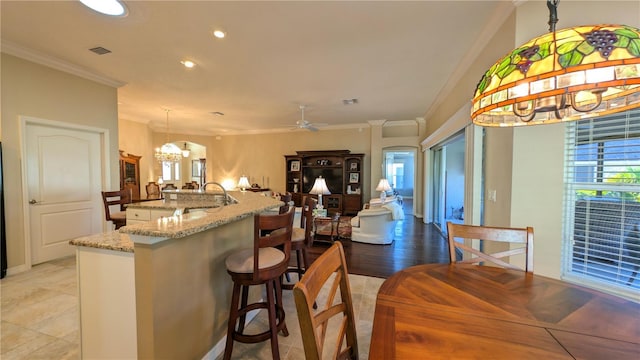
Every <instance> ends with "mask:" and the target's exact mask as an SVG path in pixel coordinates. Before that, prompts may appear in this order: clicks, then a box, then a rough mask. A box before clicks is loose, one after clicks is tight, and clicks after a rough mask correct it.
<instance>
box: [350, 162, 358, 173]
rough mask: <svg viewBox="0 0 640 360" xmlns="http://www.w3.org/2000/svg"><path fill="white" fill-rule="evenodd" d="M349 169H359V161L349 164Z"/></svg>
mask: <svg viewBox="0 0 640 360" xmlns="http://www.w3.org/2000/svg"><path fill="white" fill-rule="evenodd" d="M349 170H351V171H358V163H357V162H352V163H351V165H349Z"/></svg>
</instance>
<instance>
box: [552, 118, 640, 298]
mask: <svg viewBox="0 0 640 360" xmlns="http://www.w3.org/2000/svg"><path fill="white" fill-rule="evenodd" d="M565 155H566V162H565V170H566V176H565V179H566V180H565V184H566V188H565V204H566V206H565V208H566V216H565V219H566V222H565V241H564V245H565V247H564V249H565V256H564V258H563V276H564V277H565V278H567V279H568V280H572V281H576V282H580V283H583V284H585V285H589V286H592V287H597V288H601V289H603V290H609V291H613V292H617V293H619V294H621V295H625V294H626V295H629V296H636V297H637V295H638V293H640V275H638V270H639V267H640V110H633V111H627V112H623V113H619V114H615V115H610V116H606V117H601V118H595V119H589V120H580V121H577V122H574V123H571V124H569V125H568V128H567V138H566V149H565ZM634 294H635V295H634Z"/></svg>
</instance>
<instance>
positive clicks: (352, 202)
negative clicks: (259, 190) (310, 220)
mask: <svg viewBox="0 0 640 360" xmlns="http://www.w3.org/2000/svg"><path fill="white" fill-rule="evenodd" d="M363 158H364V154H351V152H350V151H349V150H330V151H297V154H296V155H286V156H285V161H286V164H285V165H286V176H285V179H286V184H285V189H286V191H288V192H290V193H291V194H292V198H293V201H294V202H295V204H296V206H301V204H302V197H303V196H305V195H308V194H309V191H310V190H311V188H312V187H313V183H314V182H315V179H316V178H318V177H319V176H322V177H323V178H325V181H326V183H327V187H328V188H329V191H331V195H324V196H323V197H322V200H323V201H322V202H323V206H324V207H325V208H326V209H327V212H328V213H329V214H330V215H333V214H335V213H341V214H345V215H355V214H357V213H358V211H359V210H360V209H361V207H362V174H363V173H362V165H363V163H362V161H363ZM314 196H315V195H314Z"/></svg>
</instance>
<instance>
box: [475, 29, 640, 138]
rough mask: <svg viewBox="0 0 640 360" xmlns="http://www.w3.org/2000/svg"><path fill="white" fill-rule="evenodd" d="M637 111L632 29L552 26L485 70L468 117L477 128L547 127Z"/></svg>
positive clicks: (638, 71)
mask: <svg viewBox="0 0 640 360" xmlns="http://www.w3.org/2000/svg"><path fill="white" fill-rule="evenodd" d="M550 21H551V20H550ZM556 21H557V19H556ZM636 107H640V31H639V30H638V29H637V28H634V27H631V26H625V25H585V26H578V27H573V28H568V29H562V30H558V31H555V27H553V31H552V32H550V33H547V34H545V35H542V36H539V37H537V38H535V39H532V40H530V41H529V42H527V43H526V44H524V45H522V46H520V47H518V48H517V49H515V50H513V51H512V52H511V53H509V54H507V55H506V56H505V57H504V58H502V59H500V60H499V61H498V62H496V63H495V64H494V65H493V66H491V68H489V70H487V71H486V73H485V74H484V75H483V76H482V78H481V79H480V82H479V83H478V86H477V87H476V91H475V93H474V97H473V101H472V109H471V118H472V120H473V122H474V123H475V124H477V125H482V126H517V125H534V124H550V123H557V122H561V121H572V120H579V119H584V118H590V117H596V116H603V115H607V114H612V113H617V112H621V111H626V110H629V109H633V108H636Z"/></svg>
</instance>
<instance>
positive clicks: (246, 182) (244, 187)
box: [238, 175, 251, 192]
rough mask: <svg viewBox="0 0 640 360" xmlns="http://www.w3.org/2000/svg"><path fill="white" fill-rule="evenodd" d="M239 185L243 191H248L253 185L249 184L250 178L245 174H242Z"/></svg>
mask: <svg viewBox="0 0 640 360" xmlns="http://www.w3.org/2000/svg"><path fill="white" fill-rule="evenodd" d="M238 187H239V188H240V191H242V192H245V191H247V188H249V187H251V184H249V179H247V177H246V176H244V175H242V176H240V180H239V181H238Z"/></svg>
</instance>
